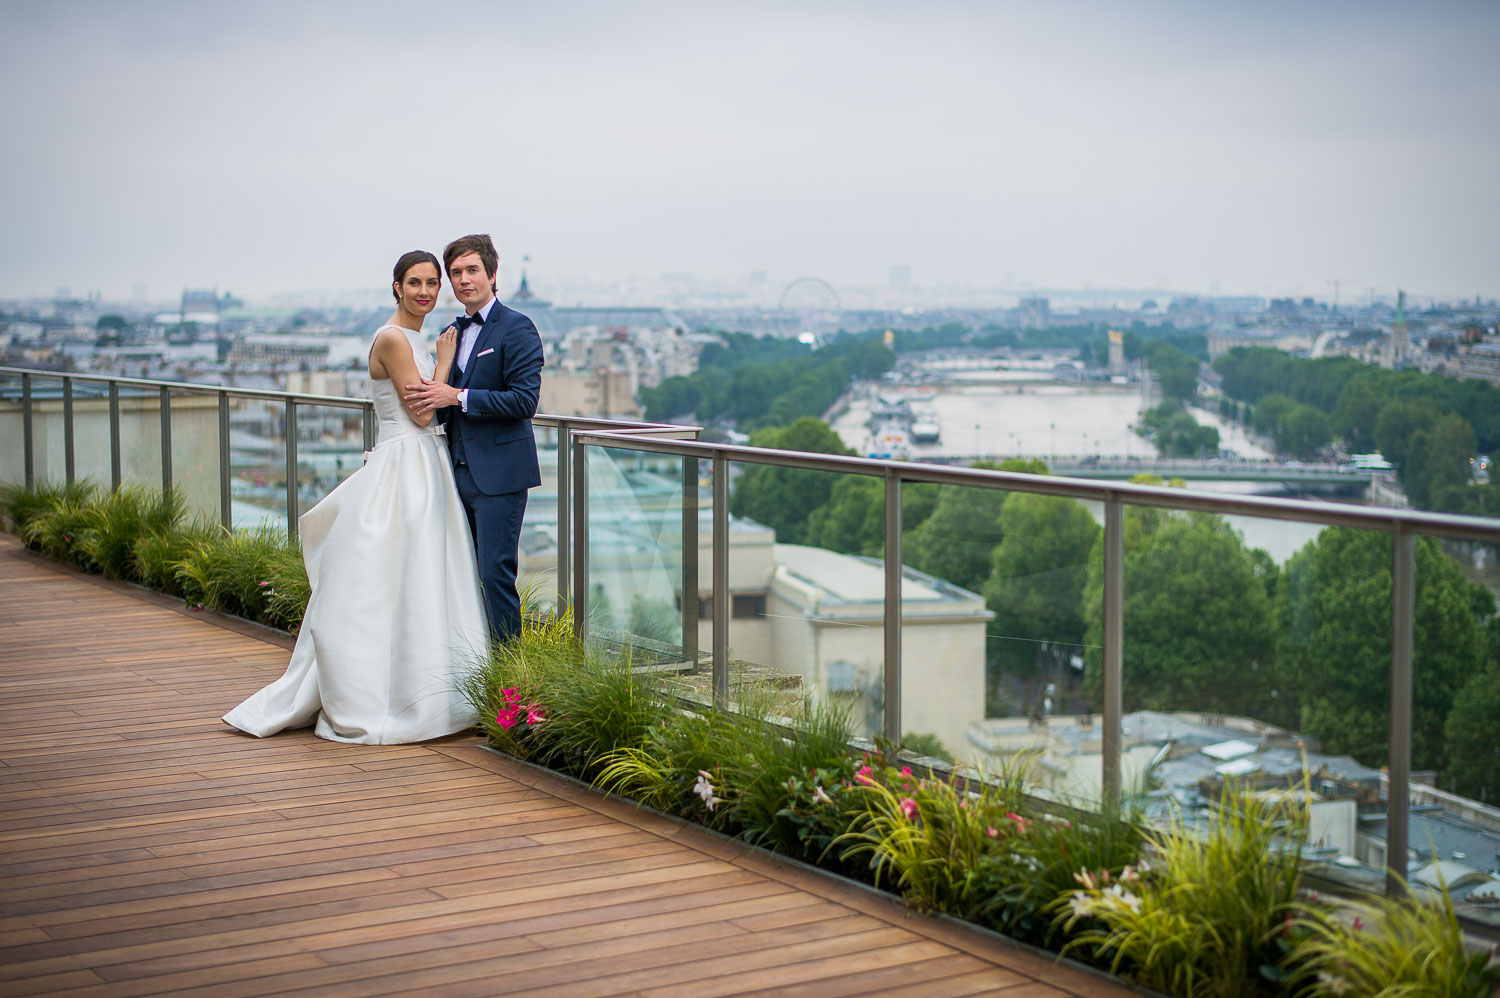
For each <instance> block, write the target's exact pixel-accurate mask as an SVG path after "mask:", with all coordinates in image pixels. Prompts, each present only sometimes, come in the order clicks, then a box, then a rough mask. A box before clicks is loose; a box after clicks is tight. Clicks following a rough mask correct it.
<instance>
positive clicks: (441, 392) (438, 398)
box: [406, 378, 458, 414]
mask: <svg viewBox="0 0 1500 998" xmlns="http://www.w3.org/2000/svg"><path fill="white" fill-rule="evenodd" d="M406 404H407V405H409V406H411V408H412V411H414V412H416V413H419V414H420V413H424V412H430V411H432V410H433V409H444V408H447V407H448V406H450V405H458V389H457V388H454V387H453V386H452V385H449V384H444V383H443V382H441V381H429V380H428V379H427V378H423V379H422V383H421V384H419V385H407V386H406Z"/></svg>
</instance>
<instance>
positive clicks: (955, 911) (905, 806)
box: [833, 758, 1033, 919]
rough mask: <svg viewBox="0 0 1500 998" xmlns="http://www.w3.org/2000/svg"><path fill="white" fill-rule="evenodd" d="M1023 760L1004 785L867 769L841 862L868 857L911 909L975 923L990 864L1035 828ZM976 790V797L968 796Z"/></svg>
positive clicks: (985, 898) (838, 845) (1002, 779)
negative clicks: (1027, 811)
mask: <svg viewBox="0 0 1500 998" xmlns="http://www.w3.org/2000/svg"><path fill="white" fill-rule="evenodd" d="M1032 761H1033V760H1031V759H1030V758H1023V759H1021V760H1020V761H1019V762H1018V763H1017V764H1016V765H1013V766H1012V767H1011V768H1009V769H1006V770H1003V771H1002V772H1001V774H1000V776H999V779H997V780H993V781H985V780H981V781H975V782H974V783H973V784H972V785H971V784H966V783H964V782H963V781H959V780H943V779H938V778H936V777H932V778H928V779H918V778H917V777H916V776H915V775H914V774H913V773H912V771H911V770H910V769H906V768H903V769H901V770H899V771H897V770H895V769H893V768H890V767H886V768H884V769H882V770H881V771H880V772H878V773H876V772H875V771H874V770H873V769H872V767H869V766H866V767H864V768H863V769H861V770H860V772H859V773H857V774H856V783H857V785H856V786H855V787H854V788H853V790H852V793H853V794H855V795H856V800H858V801H860V802H861V803H862V805H863V808H864V814H863V820H862V821H860V822H858V823H856V824H855V825H854V826H853V827H852V828H851V829H850V830H849V831H847V832H845V833H844V834H843V835H841V836H839V837H838V839H836V840H835V842H834V846H833V848H834V849H835V850H837V851H838V852H839V853H840V854H841V855H842V856H843V858H845V859H846V860H847V859H854V858H859V857H868V860H869V864H870V867H871V869H872V870H873V871H874V876H875V881H876V884H877V885H878V884H879V883H880V881H881V880H882V879H890V880H892V881H893V882H894V884H895V886H896V887H897V888H898V889H899V890H900V891H901V893H902V894H903V895H904V896H905V898H906V901H907V903H908V904H910V905H911V906H912V907H914V908H917V909H918V910H920V911H943V912H947V913H949V914H952V915H957V916H959V917H960V918H970V919H972V918H974V917H975V916H977V915H978V914H979V913H980V912H981V911H983V910H984V909H985V906H986V905H987V904H988V903H989V900H990V896H991V895H990V893H989V892H988V890H987V889H986V888H987V887H988V886H989V884H990V880H991V877H990V876H988V875H986V874H985V873H983V872H982V868H983V867H984V866H986V864H987V863H989V862H993V861H995V860H996V859H998V858H999V857H1001V856H1008V855H1009V854H1011V853H1013V852H1015V847H1014V846H1015V843H1016V842H1017V841H1019V840H1020V839H1021V838H1022V837H1023V836H1024V835H1025V834H1026V832H1027V830H1028V828H1029V826H1030V821H1029V820H1028V819H1026V818H1025V817H1023V816H1022V815H1021V814H1020V813H1018V812H1019V811H1020V810H1021V809H1022V808H1023V803H1022V801H1023V788H1024V784H1023V781H1022V773H1024V771H1025V768H1026V767H1027V766H1029V765H1030V763H1031V762H1032ZM971 787H972V789H971Z"/></svg>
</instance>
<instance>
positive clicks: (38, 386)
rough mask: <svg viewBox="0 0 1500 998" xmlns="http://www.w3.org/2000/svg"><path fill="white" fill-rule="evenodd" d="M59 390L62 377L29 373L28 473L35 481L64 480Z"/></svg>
mask: <svg viewBox="0 0 1500 998" xmlns="http://www.w3.org/2000/svg"><path fill="white" fill-rule="evenodd" d="M62 393H63V389H62V378H60V377H54V376H52V375H45V374H34V375H32V376H31V455H32V472H33V475H34V476H35V480H36V481H37V482H38V483H50V484H57V485H61V484H62V483H63V481H65V479H66V469H65V467H64V446H63V404H62Z"/></svg>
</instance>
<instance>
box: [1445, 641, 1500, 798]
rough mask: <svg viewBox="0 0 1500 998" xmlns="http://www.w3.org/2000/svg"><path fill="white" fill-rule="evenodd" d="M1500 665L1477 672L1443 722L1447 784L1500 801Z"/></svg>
mask: <svg viewBox="0 0 1500 998" xmlns="http://www.w3.org/2000/svg"><path fill="white" fill-rule="evenodd" d="M1496 718H1500V666H1497V665H1496V664H1495V663H1494V662H1493V661H1491V662H1490V664H1489V665H1487V666H1486V667H1485V668H1484V669H1482V670H1480V671H1479V672H1476V673H1475V674H1474V676H1473V677H1472V678H1471V679H1469V681H1468V682H1467V683H1465V684H1464V685H1463V686H1462V687H1460V688H1459V691H1458V694H1457V695H1456V696H1455V697H1454V698H1453V709H1452V710H1450V711H1449V712H1448V720H1447V722H1446V724H1445V725H1444V726H1443V738H1444V744H1443V748H1444V751H1445V752H1446V755H1447V765H1446V767H1445V768H1444V770H1443V774H1442V775H1443V785H1444V787H1445V788H1447V789H1448V790H1451V791H1453V792H1454V793H1456V794H1462V795H1463V796H1465V797H1469V798H1472V799H1473V800H1477V801H1479V802H1480V803H1483V804H1489V805H1490V806H1492V807H1493V806H1494V805H1496V804H1500V722H1497V721H1496Z"/></svg>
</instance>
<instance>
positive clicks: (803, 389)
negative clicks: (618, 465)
mask: <svg viewBox="0 0 1500 998" xmlns="http://www.w3.org/2000/svg"><path fill="white" fill-rule="evenodd" d="M720 336H721V338H722V341H723V342H722V345H711V346H709V347H706V348H705V349H704V351H703V354H702V355H701V356H700V358H699V369H698V370H697V371H696V372H695V373H693V374H691V375H686V376H679V377H674V378H668V379H667V380H666V381H664V382H662V384H661V385H659V386H657V387H655V388H646V389H642V391H641V402H642V405H643V406H644V407H645V410H646V418H647V419H651V420H666V419H671V418H673V417H676V416H680V415H682V414H684V413H689V412H691V413H693V414H694V415H695V416H696V418H697V419H698V420H699V421H700V422H704V423H711V422H715V421H719V420H729V421H731V422H734V423H738V424H739V425H741V426H743V427H745V428H747V429H755V428H757V427H766V426H785V425H788V424H790V423H792V422H794V421H796V420H798V419H801V418H803V417H809V416H810V417H818V416H821V415H822V414H823V413H824V412H825V411H827V409H828V407H829V406H831V405H833V403H834V402H835V401H836V400H837V399H838V397H839V396H840V395H841V394H843V392H844V389H845V388H847V387H848V385H849V380H850V379H851V378H855V377H859V378H873V377H877V376H879V375H880V374H881V373H883V372H885V371H887V370H889V369H890V368H891V366H892V364H894V363H895V356H894V355H893V354H892V353H891V351H890V350H889V349H887V348H886V347H885V345H884V344H883V343H881V342H880V339H879V337H878V335H877V334H873V333H863V334H859V335H857V336H855V335H848V334H841V335H840V336H839V337H837V338H836V339H835V340H834V341H833V342H831V343H829V344H828V345H827V346H824V347H821V348H819V349H818V350H815V351H813V350H809V349H808V348H807V346H805V345H804V344H802V343H799V342H797V341H796V340H786V339H782V338H779V337H772V336H766V337H753V336H748V335H746V334H744V333H721V334H720Z"/></svg>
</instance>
